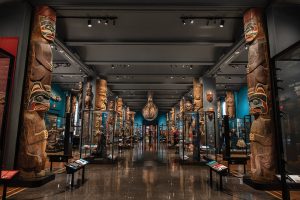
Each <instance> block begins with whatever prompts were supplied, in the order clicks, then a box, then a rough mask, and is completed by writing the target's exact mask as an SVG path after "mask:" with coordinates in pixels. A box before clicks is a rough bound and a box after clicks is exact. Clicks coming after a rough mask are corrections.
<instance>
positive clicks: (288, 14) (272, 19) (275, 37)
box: [267, 4, 300, 57]
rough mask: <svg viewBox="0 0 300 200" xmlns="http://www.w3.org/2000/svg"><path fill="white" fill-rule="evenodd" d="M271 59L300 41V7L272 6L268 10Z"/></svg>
mask: <svg viewBox="0 0 300 200" xmlns="http://www.w3.org/2000/svg"><path fill="white" fill-rule="evenodd" d="M267 26H268V34H269V43H270V53H271V55H270V56H271V57H273V56H275V55H276V54H278V53H280V52H281V51H283V50H284V49H286V48H287V47H289V46H291V45H292V44H294V43H296V42H297V41H300V5H282V4H278V5H272V6H270V7H269V8H268V9H267Z"/></svg>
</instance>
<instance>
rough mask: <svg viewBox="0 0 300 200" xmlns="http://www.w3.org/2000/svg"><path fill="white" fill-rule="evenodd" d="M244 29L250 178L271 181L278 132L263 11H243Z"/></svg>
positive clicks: (274, 170) (258, 180)
mask: <svg viewBox="0 0 300 200" xmlns="http://www.w3.org/2000/svg"><path fill="white" fill-rule="evenodd" d="M244 31H245V39H246V43H247V44H248V45H249V52H248V60H249V61H248V66H247V83H248V99H249V104H250V113H251V114H252V115H254V117H255V119H254V121H253V123H252V126H251V131H250V141H251V179H252V180H254V181H257V182H270V181H273V180H274V179H275V172H276V156H275V142H274V141H275V139H274V137H275V135H274V130H273V129H272V127H273V126H272V121H271V119H272V114H271V111H270V108H271V103H272V102H271V91H270V85H271V84H270V73H269V55H268V44H267V39H266V34H265V31H264V27H263V18H262V12H261V10H259V9H250V10H248V11H247V12H246V13H245V14H244Z"/></svg>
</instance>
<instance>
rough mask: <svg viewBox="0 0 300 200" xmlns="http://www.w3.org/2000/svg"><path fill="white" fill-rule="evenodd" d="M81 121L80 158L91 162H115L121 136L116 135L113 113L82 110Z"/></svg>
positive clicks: (114, 115)
mask: <svg viewBox="0 0 300 200" xmlns="http://www.w3.org/2000/svg"><path fill="white" fill-rule="evenodd" d="M82 121H83V122H82V124H83V126H82V134H81V138H80V141H81V142H80V144H81V145H80V146H81V148H80V155H81V157H83V158H86V159H88V160H89V161H91V162H93V161H95V162H98V161H105V160H111V161H114V160H116V159H117V157H118V146H119V142H120V139H121V138H120V137H122V136H121V135H116V131H115V130H116V123H115V121H116V114H115V112H114V111H99V110H84V111H83V119H82Z"/></svg>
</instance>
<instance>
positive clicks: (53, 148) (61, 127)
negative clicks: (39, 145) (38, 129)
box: [45, 113, 66, 154]
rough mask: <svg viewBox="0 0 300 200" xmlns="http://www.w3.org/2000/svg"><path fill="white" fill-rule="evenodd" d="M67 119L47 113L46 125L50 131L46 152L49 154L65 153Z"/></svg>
mask: <svg viewBox="0 0 300 200" xmlns="http://www.w3.org/2000/svg"><path fill="white" fill-rule="evenodd" d="M65 122H66V120H65V118H64V117H59V116H58V115H55V114H51V113H46V115H45V124H46V128H47V131H48V139H47V147H46V152H47V153H48V154H51V153H58V152H62V153H63V151H64V139H65Z"/></svg>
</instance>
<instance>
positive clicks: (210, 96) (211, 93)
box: [206, 90, 214, 103]
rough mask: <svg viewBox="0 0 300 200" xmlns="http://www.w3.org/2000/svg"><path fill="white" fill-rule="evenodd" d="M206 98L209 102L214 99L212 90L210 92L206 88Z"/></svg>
mask: <svg viewBox="0 0 300 200" xmlns="http://www.w3.org/2000/svg"><path fill="white" fill-rule="evenodd" d="M206 100H207V101H208V102H209V103H211V102H213V100H214V94H213V92H212V91H211V90H208V91H207V92H206Z"/></svg>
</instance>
